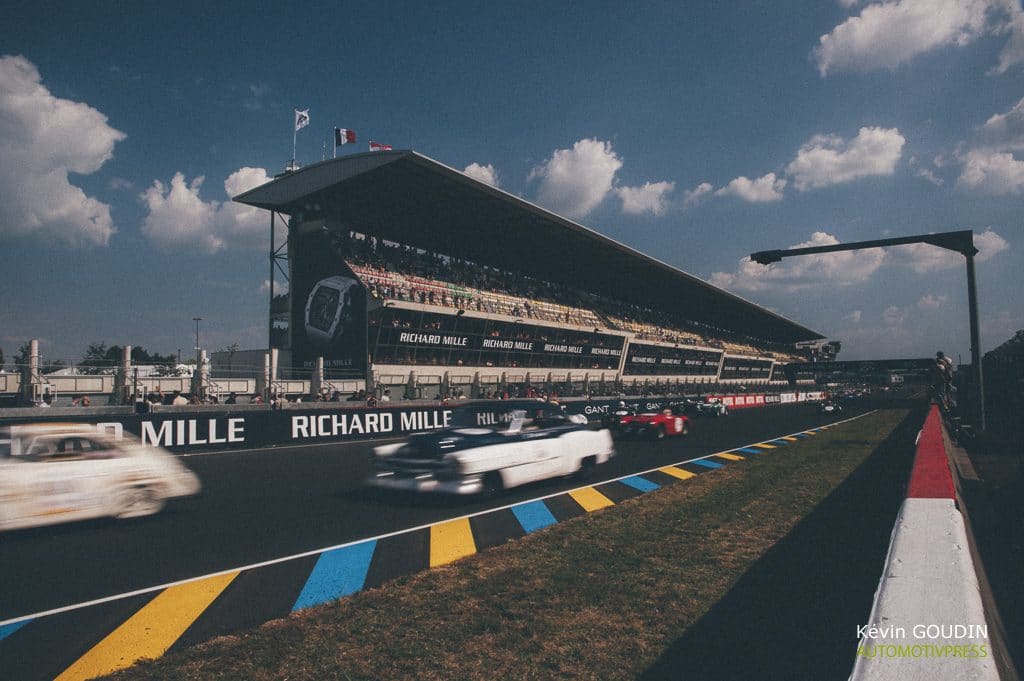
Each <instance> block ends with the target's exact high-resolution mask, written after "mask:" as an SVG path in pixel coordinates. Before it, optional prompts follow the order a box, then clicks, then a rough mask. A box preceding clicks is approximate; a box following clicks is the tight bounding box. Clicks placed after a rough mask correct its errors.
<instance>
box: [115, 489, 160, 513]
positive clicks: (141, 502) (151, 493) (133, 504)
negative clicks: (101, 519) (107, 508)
mask: <svg viewBox="0 0 1024 681" xmlns="http://www.w3.org/2000/svg"><path fill="white" fill-rule="evenodd" d="M165 503H166V502H165V501H164V499H163V498H161V497H160V495H159V494H158V493H157V490H156V489H154V488H153V487H150V486H148V485H134V486H132V487H126V488H125V489H124V490H122V491H121V493H120V494H119V495H118V499H117V510H116V511H115V513H114V517H116V518H121V519H124V518H141V517H142V516H147V515H153V514H154V513H159V512H160V511H161V509H163V507H164V504H165Z"/></svg>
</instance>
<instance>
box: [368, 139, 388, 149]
mask: <svg viewBox="0 0 1024 681" xmlns="http://www.w3.org/2000/svg"><path fill="white" fill-rule="evenodd" d="M370 151H391V145H390V144H381V143H380V142H374V141H373V140H370Z"/></svg>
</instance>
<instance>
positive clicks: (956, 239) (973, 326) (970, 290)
mask: <svg viewBox="0 0 1024 681" xmlns="http://www.w3.org/2000/svg"><path fill="white" fill-rule="evenodd" d="M918 243H924V244H931V245H932V246H938V247H939V248H945V249H947V250H950V251H956V252H957V253H959V254H960V255H962V256H964V258H965V259H966V261H967V313H968V325H969V327H970V333H971V370H972V373H973V374H974V376H973V388H974V399H975V404H974V405H972V406H973V407H974V408H975V409H977V415H978V422H977V424H976V425H977V426H978V428H979V430H981V431H984V430H985V428H986V424H985V385H984V378H983V376H982V371H981V334H980V332H979V330H978V289H977V286H976V284H975V280H974V279H975V277H974V256H976V255H977V254H978V249H977V248H976V247H975V246H974V231H973V230H970V229H967V230H961V231H958V232H941V233H939V234H921V235H918V236H903V237H896V238H893V239H875V240H873V241H854V242H851V243H847V244H835V245H831V246H811V247H809V248H791V249H788V250H774V251H758V252H757V253H751V254H750V259H751V260H753V261H754V262H756V263H760V264H761V265H770V264H772V263H774V262H779V261H780V260H782V259H783V258H788V257H791V256H795V255H811V254H815V253H834V252H836V251H857V250H861V249H864V248H880V247H884V246H899V245H903V244H918Z"/></svg>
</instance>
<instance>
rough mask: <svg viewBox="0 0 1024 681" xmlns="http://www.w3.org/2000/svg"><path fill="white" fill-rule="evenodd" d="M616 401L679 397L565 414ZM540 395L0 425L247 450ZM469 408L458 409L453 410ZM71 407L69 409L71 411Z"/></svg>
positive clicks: (783, 398) (747, 401) (373, 432)
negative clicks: (58, 427) (88, 428)
mask: <svg viewBox="0 0 1024 681" xmlns="http://www.w3.org/2000/svg"><path fill="white" fill-rule="evenodd" d="M715 397H716V398H717V399H721V400H722V401H723V402H724V403H725V404H726V406H728V407H729V408H730V409H747V408H757V407H766V406H776V405H781V404H795V403H798V402H814V401H817V400H820V399H822V393H820V392H799V393H797V392H794V393H782V394H772V395H763V394H743V395H717V396H715ZM619 402H625V403H626V405H627V406H628V407H630V408H635V409H637V410H639V411H660V410H661V409H665V408H668V407H671V406H674V405H678V404H680V403H681V400H680V399H679V398H661V397H651V398H622V399H621V400H620V399H599V400H575V401H573V400H566V401H565V402H563V403H562V406H564V407H565V413H567V414H570V415H573V414H582V415H583V416H585V417H586V418H587V420H588V421H589V422H600V421H601V420H602V419H603V418H604V417H606V416H608V415H610V414H611V413H612V412H613V411H614V410H615V408H616V407H617V406H618V404H619ZM541 404H542V402H540V401H539V400H502V401H473V402H469V401H467V402H454V403H452V404H448V405H443V404H442V405H438V404H436V403H432V404H421V405H403V406H400V407H399V406H395V407H376V408H367V407H343V406H340V405H339V406H334V403H318V404H317V406H315V407H314V406H310V407H304V406H303V405H301V404H289V405H288V407H287V408H286V409H281V410H272V409H270V408H269V407H264V408H262V409H253V408H252V407H250V406H248V405H246V407H245V408H244V409H237V410H231V409H230V408H227V407H225V408H223V409H221V410H216V411H214V410H211V408H210V407H205V408H203V409H202V410H201V411H198V410H196V411H191V410H189V408H188V407H163V406H162V407H157V410H156V411H155V412H152V413H146V414H124V413H85V412H81V413H79V412H76V411H72V410H63V411H65V413H64V414H53V415H50V414H47V412H46V411H44V410H39V409H30V410H19V411H18V415H17V416H16V417H12V418H3V419H0V427H3V426H14V425H18V424H27V423H33V424H36V423H74V424H91V425H93V426H95V427H96V428H97V429H100V430H104V431H108V432H112V433H114V434H115V435H116V434H121V433H130V434H133V435H135V436H137V437H140V438H141V439H142V440H143V441H144V442H146V443H149V444H156V445H160V446H162V447H165V448H167V449H169V450H171V451H174V452H179V453H183V454H187V453H193V452H200V451H212V450H222V449H249V448H256V447H272V446H282V445H301V444H307V443H309V444H312V443H322V442H348V441H357V440H367V439H376V438H387V437H399V436H402V435H407V434H409V433H412V432H416V431H423V430H436V429H439V428H446V427H449V426H452V425H481V426H486V425H492V424H495V423H497V422H498V421H499V419H500V416H501V414H504V413H507V412H508V411H509V410H512V409H530V408H533V409H536V408H537V407H538V406H539V405H541ZM457 411H458V412H468V415H467V414H461V413H460V414H459V415H458V416H456V412H457ZM68 412H71V413H68Z"/></svg>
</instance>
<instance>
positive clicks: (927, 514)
mask: <svg viewBox="0 0 1024 681" xmlns="http://www.w3.org/2000/svg"><path fill="white" fill-rule="evenodd" d="M955 496H956V495H955V492H954V488H953V478H952V475H951V473H950V469H949V463H948V460H947V456H946V449H945V445H944V444H943V440H942V423H941V419H940V416H939V411H938V408H937V407H935V406H932V408H931V410H930V411H929V413H928V417H927V418H926V419H925V423H924V427H923V428H922V430H921V433H920V435H919V437H918V441H917V453H916V456H915V458H914V467H913V470H912V472H911V476H910V483H909V485H908V487H907V498H906V500H904V502H903V505H902V507H901V508H900V513H899V516H898V517H897V519H896V526H895V527H894V529H893V533H892V539H891V541H890V544H889V553H888V556H887V557H886V560H885V568H884V570H883V572H882V578H881V581H880V582H879V584H878V590H877V591H876V592H875V600H874V604H873V606H872V608H871V617H870V620H869V622H867V623H865V625H863V626H860V627H858V629H857V632H856V635H857V637H858V638H859V644H858V646H857V651H856V661H855V663H854V666H853V673H852V674H851V675H850V679H851V680H852V681H883V680H889V679H892V680H893V681H914V680H917V679H920V680H921V681H925V680H927V681H941V680H944V679H950V680H952V679H957V680H958V681H959V680H962V679H979V680H985V681H989V680H991V681H999V673H998V671H997V668H996V662H995V658H994V655H993V649H992V644H991V640H990V639H989V635H988V624H987V621H986V619H985V611H984V608H983V607H982V600H981V594H980V593H979V590H978V579H977V576H976V573H975V568H974V561H973V560H972V558H971V553H970V548H969V545H968V541H967V532H966V527H965V525H964V519H963V516H962V515H961V514H960V511H959V509H958V508H957V504H956V498H955Z"/></svg>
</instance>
